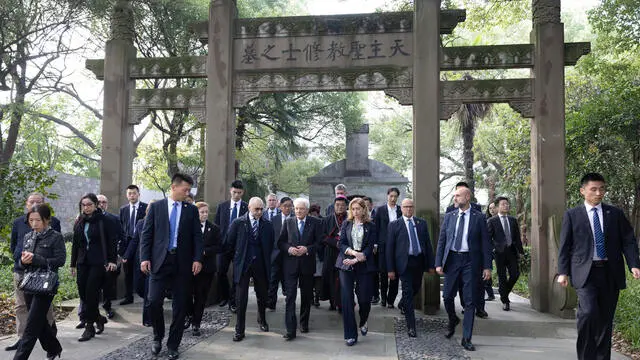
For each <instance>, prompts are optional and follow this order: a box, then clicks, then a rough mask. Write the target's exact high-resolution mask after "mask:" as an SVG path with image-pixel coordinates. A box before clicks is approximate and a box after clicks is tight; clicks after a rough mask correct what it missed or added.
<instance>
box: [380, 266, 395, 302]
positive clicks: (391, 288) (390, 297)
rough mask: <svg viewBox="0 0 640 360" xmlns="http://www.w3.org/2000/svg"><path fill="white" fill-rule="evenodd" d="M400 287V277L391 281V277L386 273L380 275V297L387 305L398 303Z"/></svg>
mask: <svg viewBox="0 0 640 360" xmlns="http://www.w3.org/2000/svg"><path fill="white" fill-rule="evenodd" d="M398 286H399V282H398V277H396V279H395V280H389V275H388V274H387V273H386V272H381V273H380V293H381V295H380V296H381V297H382V299H383V300H385V301H386V302H387V304H391V305H393V304H394V303H395V302H396V297H397V296H398Z"/></svg>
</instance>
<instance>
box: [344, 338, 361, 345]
mask: <svg viewBox="0 0 640 360" xmlns="http://www.w3.org/2000/svg"><path fill="white" fill-rule="evenodd" d="M356 342H358V340H356V339H347V340H345V341H344V343H345V344H347V346H353V345H355V344H356Z"/></svg>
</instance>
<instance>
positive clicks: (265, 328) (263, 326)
mask: <svg viewBox="0 0 640 360" xmlns="http://www.w3.org/2000/svg"><path fill="white" fill-rule="evenodd" d="M260 330H262V331H264V332H269V324H267V322H266V321H263V322H262V323H260Z"/></svg>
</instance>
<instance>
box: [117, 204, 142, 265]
mask: <svg viewBox="0 0 640 360" xmlns="http://www.w3.org/2000/svg"><path fill="white" fill-rule="evenodd" d="M130 206H131V204H127V205H123V206H121V207H120V216H119V222H120V224H119V225H120V232H121V233H122V236H121V237H120V242H119V243H118V255H120V256H121V257H123V258H125V259H127V261H131V260H132V259H133V258H132V257H127V256H126V255H125V254H132V253H133V252H134V251H135V247H133V246H132V244H131V242H132V241H131V240H132V238H131V237H129V216H130ZM146 212H147V203H143V202H142V201H140V203H139V204H138V208H137V209H136V221H135V223H134V224H137V223H138V221H139V220H141V219H144V217H145V215H146Z"/></svg>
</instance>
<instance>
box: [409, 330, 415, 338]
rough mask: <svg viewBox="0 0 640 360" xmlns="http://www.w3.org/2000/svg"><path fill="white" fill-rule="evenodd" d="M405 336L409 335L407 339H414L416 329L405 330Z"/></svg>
mask: <svg viewBox="0 0 640 360" xmlns="http://www.w3.org/2000/svg"><path fill="white" fill-rule="evenodd" d="M407 335H409V337H416V329H409V330H407Z"/></svg>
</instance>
